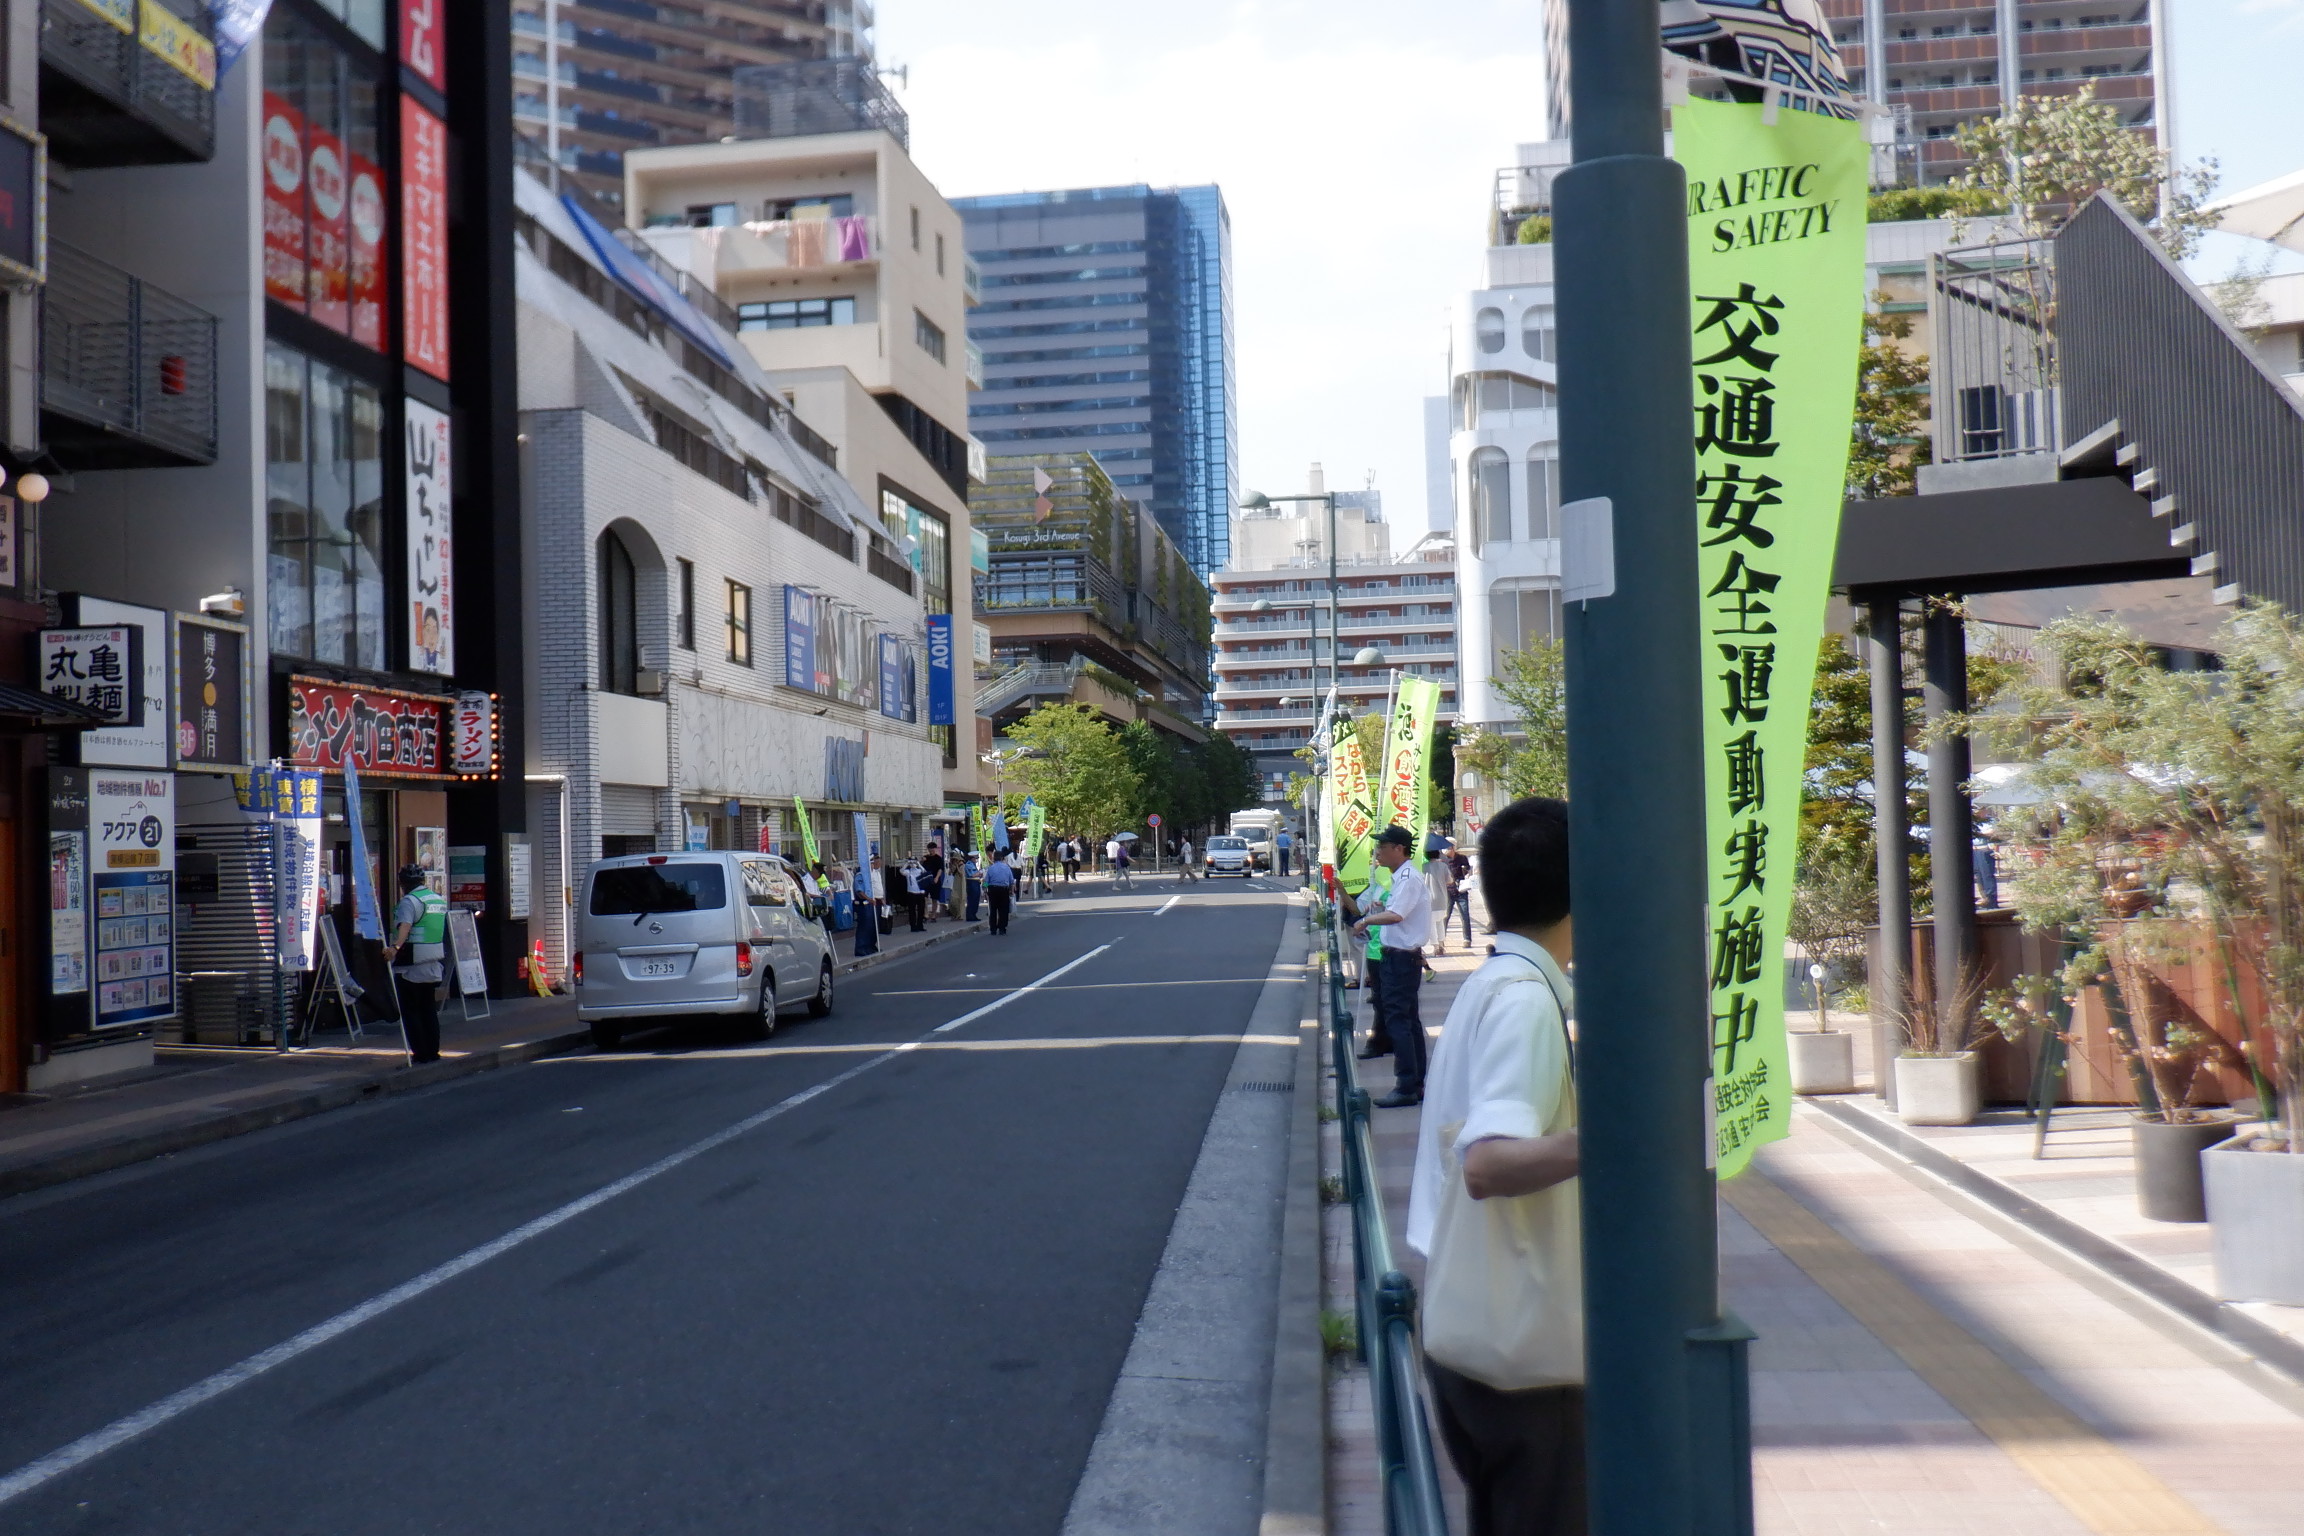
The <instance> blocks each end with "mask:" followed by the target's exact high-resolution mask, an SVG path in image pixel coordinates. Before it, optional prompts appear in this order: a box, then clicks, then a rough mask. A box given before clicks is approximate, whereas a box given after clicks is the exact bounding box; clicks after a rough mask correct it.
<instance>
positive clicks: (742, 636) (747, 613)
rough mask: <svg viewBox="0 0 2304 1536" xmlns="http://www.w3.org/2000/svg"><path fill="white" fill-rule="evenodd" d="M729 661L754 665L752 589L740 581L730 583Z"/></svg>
mask: <svg viewBox="0 0 2304 1536" xmlns="http://www.w3.org/2000/svg"><path fill="white" fill-rule="evenodd" d="M728 659H729V660H730V661H732V662H734V663H736V665H738V666H740V667H748V666H750V665H752V589H751V588H750V587H748V586H746V585H744V583H742V582H740V581H731V582H730V583H728Z"/></svg>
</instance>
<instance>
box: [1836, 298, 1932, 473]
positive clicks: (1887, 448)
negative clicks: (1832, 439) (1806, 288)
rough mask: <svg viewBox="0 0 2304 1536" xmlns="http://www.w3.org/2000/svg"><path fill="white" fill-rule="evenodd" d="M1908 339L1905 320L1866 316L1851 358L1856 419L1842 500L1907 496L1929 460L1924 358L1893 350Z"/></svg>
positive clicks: (1909, 329)
mask: <svg viewBox="0 0 2304 1536" xmlns="http://www.w3.org/2000/svg"><path fill="white" fill-rule="evenodd" d="M1911 335H1912V317H1911V316H1910V315H1888V314H1868V315H1866V316H1865V317H1864V341H1863V344H1862V346H1861V348H1860V349H1859V350H1858V352H1857V354H1856V359H1857V361H1856V416H1855V422H1854V428H1853V430H1852V431H1851V433H1850V435H1849V443H1848V496H1849V498H1850V499H1851V500H1855V501H1870V500H1874V499H1877V498H1879V497H1882V496H1909V495H1911V494H1912V493H1913V492H1914V490H1916V489H1917V488H1918V481H1919V472H1920V466H1921V465H1923V464H1925V463H1927V462H1928V461H1929V459H1930V458H1931V457H1932V456H1933V452H1932V446H1931V444H1930V442H1929V439H1928V432H1927V422H1928V359H1927V358H1926V357H1925V356H1923V355H1921V354H1919V353H1916V352H1912V351H1909V350H1907V349H1906V348H1904V347H1902V346H1900V345H1898V343H1900V342H1903V341H1905V340H1907V339H1909V338H1910V336H1911Z"/></svg>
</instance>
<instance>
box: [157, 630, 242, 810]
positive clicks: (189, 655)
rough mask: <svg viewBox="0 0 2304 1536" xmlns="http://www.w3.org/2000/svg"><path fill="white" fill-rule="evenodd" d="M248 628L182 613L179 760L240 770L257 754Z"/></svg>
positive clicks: (184, 765)
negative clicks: (252, 730) (251, 729)
mask: <svg viewBox="0 0 2304 1536" xmlns="http://www.w3.org/2000/svg"><path fill="white" fill-rule="evenodd" d="M248 681H249V680H248V631H247V629H246V627H245V626H243V625H239V624H227V623H224V622H223V621H222V620H218V619H208V618H195V617H194V616H192V615H191V614H188V613H180V614H178V615H176V709H175V720H176V763H177V766H178V767H180V768H207V769H218V770H223V771H226V772H238V771H239V770H241V769H243V768H245V767H247V765H248V760H249V758H250V757H252V756H253V755H254V753H253V750H252V749H253V745H254V744H253V742H252V741H251V740H250V737H249V725H250V720H249V710H248Z"/></svg>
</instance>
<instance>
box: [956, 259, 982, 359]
mask: <svg viewBox="0 0 2304 1536" xmlns="http://www.w3.org/2000/svg"><path fill="white" fill-rule="evenodd" d="M960 296H961V297H962V298H963V299H965V300H966V301H967V304H968V307H969V308H970V309H974V308H975V307H976V306H977V305H979V304H981V303H983V302H984V274H983V273H981V272H979V271H978V270H977V269H976V261H975V258H974V257H970V256H962V257H961V258H960ZM977 386H978V387H979V388H981V387H982V386H983V381H982V380H981V379H979V380H978V381H977Z"/></svg>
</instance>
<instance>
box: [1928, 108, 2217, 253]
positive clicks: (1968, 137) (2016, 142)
mask: <svg viewBox="0 0 2304 1536" xmlns="http://www.w3.org/2000/svg"><path fill="white" fill-rule="evenodd" d="M1954 138H1955V139H1956V140H1957V141H1958V143H1959V145H1960V150H1961V152H1962V153H1963V154H1966V155H1968V156H1969V157H1971V159H1972V161H1973V163H1972V164H1971V165H1970V167H1969V168H1968V169H1967V170H1966V171H1964V172H1962V173H1961V174H1960V175H1959V176H1958V177H1956V178H1955V179H1954V180H1953V182H1952V185H1953V186H1954V187H1955V188H1958V189H1961V190H1963V191H1966V192H1970V193H1975V194H1980V195H1981V196H1982V197H1983V198H1984V199H1985V200H1986V201H1987V202H1988V203H1989V204H1990V205H1992V206H1995V207H2000V208H2008V209H2012V210H2013V211H2014V213H2013V216H2014V220H2015V223H2016V228H2017V232H2018V234H2020V235H2021V236H2022V237H2023V238H2024V239H2027V240H2044V239H2046V238H2048V237H2049V236H2051V235H2053V234H2054V233H2055V232H2056V230H2057V228H2058V227H2059V226H2060V225H2062V224H2063V222H2064V221H2065V220H2066V219H2068V218H2070V217H2071V216H2072V214H2073V213H2074V212H2076V211H2077V210H2078V209H2079V207H2080V205H2081V204H2082V203H2085V202H2086V201H2088V199H2089V198H2091V197H2094V196H2095V195H2096V194H2097V193H2098V192H2109V193H2111V194H2112V196H2113V198H2114V199H2116V200H2117V201H2118V202H2119V203H2120V205H2121V206H2122V207H2124V208H2126V209H2127V210H2128V212H2129V213H2131V214H2132V215H2134V216H2135V218H2136V221H2137V222H2138V223H2140V224H2142V225H2144V226H2145V228H2147V229H2149V230H2151V231H2152V233H2153V235H2154V236H2155V237H2156V238H2157V239H2158V240H2159V241H2160V243H2161V245H2163V246H2164V247H2166V248H2167V251H2168V254H2169V255H2171V256H2174V257H2176V258H2177V259H2179V260H2182V259H2183V258H2184V257H2186V256H2189V255H2191V254H2192V250H2193V247H2195V246H2197V245H2198V244H2199V243H2200V236H2201V234H2202V232H2203V231H2205V230H2208V229H2211V228H2213V227H2215V224H2216V216H2215V215H2214V214H2212V213H2209V212H2207V211H2206V210H2205V207H2204V205H2205V204H2206V202H2207V200H2208V196H2209V194H2210V193H2211V192H2213V191H2214V190H2215V189H2216V162H2215V161H2213V160H2203V161H2200V162H2198V163H2196V164H2194V165H2192V166H2189V167H2186V168H2183V169H2179V168H2178V167H2177V165H2176V163H2175V161H2174V160H2173V159H2172V158H2171V157H2170V156H2169V155H2168V153H2167V151H2165V150H2163V149H2161V148H2159V147H2158V146H2157V145H2156V144H2154V143H2153V142H2152V140H2151V139H2150V138H2149V137H2147V136H2146V135H2144V134H2140V133H2138V132H2136V131H2135V130H2134V129H2132V128H2129V127H2128V126H2126V125H2125V124H2123V123H2122V122H2121V121H2120V114H2119V112H2118V110H2117V109H2115V108H2113V107H2111V106H2109V105H2107V104H2106V103H2104V102H2100V101H2098V100H2097V99H2096V86H2095V82H2093V81H2090V82H2089V83H2088V84H2086V85H2083V86H2081V87H2080V89H2079V90H2077V91H2074V92H2072V93H2071V94H2069V95H2061V96H2023V97H2019V98H2018V99H2017V102H2016V104H2015V105H2014V106H2013V107H2011V108H2010V109H2009V110H2007V111H2005V112H2002V113H2000V114H1998V115H1997V116H1994V117H1980V118H1977V119H1975V120H1974V121H1972V122H1969V123H1966V124H1964V125H1963V126H1962V127H1961V128H1960V130H1959V131H1958V133H1956V134H1955V135H1954Z"/></svg>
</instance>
